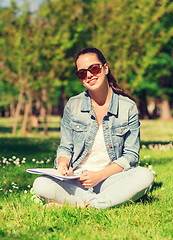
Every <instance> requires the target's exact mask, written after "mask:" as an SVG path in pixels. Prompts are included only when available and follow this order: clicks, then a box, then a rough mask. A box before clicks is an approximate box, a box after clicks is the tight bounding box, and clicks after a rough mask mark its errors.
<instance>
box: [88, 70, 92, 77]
mask: <svg viewBox="0 0 173 240" xmlns="http://www.w3.org/2000/svg"><path fill="white" fill-rule="evenodd" d="M92 76H93V74H92V73H91V72H90V71H89V70H88V71H87V78H92Z"/></svg>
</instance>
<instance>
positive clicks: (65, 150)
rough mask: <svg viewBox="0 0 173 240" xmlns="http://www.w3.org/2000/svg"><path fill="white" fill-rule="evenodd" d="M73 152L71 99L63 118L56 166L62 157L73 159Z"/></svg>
mask: <svg viewBox="0 0 173 240" xmlns="http://www.w3.org/2000/svg"><path fill="white" fill-rule="evenodd" d="M72 153H73V139H72V128H71V111H70V101H68V102H67V104H66V106H65V108H64V113H63V117H62V119H61V142H60V145H59V146H58V149H57V157H56V159H55V168H56V167H57V164H58V159H59V158H60V157H66V158H67V159H69V161H70V159H71V156H72Z"/></svg>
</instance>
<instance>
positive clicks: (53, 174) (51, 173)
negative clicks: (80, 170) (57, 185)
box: [26, 168, 80, 181]
mask: <svg viewBox="0 0 173 240" xmlns="http://www.w3.org/2000/svg"><path fill="white" fill-rule="evenodd" d="M26 171H27V172H28V173H32V174H41V175H47V176H51V177H54V178H57V179H59V180H61V181H63V180H69V179H77V178H79V177H80V175H76V174H73V173H72V174H68V175H65V176H63V175H60V174H58V173H57V170H56V169H54V168H28V169H26Z"/></svg>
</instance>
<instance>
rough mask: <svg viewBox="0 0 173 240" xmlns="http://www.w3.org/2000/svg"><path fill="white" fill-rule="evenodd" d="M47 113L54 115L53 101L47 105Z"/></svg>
mask: <svg viewBox="0 0 173 240" xmlns="http://www.w3.org/2000/svg"><path fill="white" fill-rule="evenodd" d="M47 108H48V109H47V114H48V116H51V115H52V103H50V102H49V103H48V107H47Z"/></svg>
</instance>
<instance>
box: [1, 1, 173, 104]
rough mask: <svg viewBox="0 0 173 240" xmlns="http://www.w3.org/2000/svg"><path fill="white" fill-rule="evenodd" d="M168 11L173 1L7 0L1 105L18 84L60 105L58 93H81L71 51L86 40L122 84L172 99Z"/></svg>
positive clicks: (138, 92)
mask: <svg viewBox="0 0 173 240" xmlns="http://www.w3.org/2000/svg"><path fill="white" fill-rule="evenodd" d="M172 13H173V3H172V1H170V0H165V1H157V0H152V1H151V0H147V1H142V0H139V1H131V0H125V1H120V0H116V1H114V0H109V1H103V0H102V1H93V0H92V1H82V0H72V1H68V0H64V1H62V0H60V1H53V0H50V1H44V2H43V3H42V4H41V5H40V8H39V9H38V10H37V11H35V12H34V13H30V12H29V6H28V5H27V3H25V4H24V5H23V7H21V8H19V7H17V5H16V2H15V1H12V3H11V6H9V7H7V8H0V50H1V56H0V85H1V86H2V85H3V84H4V81H5V83H7V82H8V86H9V87H8V88H9V91H10V93H9V95H10V96H14V98H13V97H11V98H9V101H8V102H4V100H3V99H2V100H1V105H7V104H9V102H10V101H11V102H12V101H13V102H14V101H16V95H18V93H19V92H20V90H21V89H22V88H24V92H25V94H26V95H27V96H32V97H33V101H37V100H38V99H39V100H40V99H42V97H41V95H42V90H43V89H44V90H46V92H47V99H46V100H45V101H46V103H47V102H50V101H51V102H52V103H53V104H54V103H55V102H57V104H59V106H60V105H61V104H62V102H61V98H62V96H65V97H67V98H68V97H70V96H72V95H75V94H78V93H79V92H80V91H81V90H83V87H82V86H81V83H80V81H77V79H76V76H75V74H74V73H75V66H74V54H75V53H77V52H78V51H79V50H81V48H84V47H87V46H95V47H98V48H99V49H100V50H102V51H103V53H104V55H105V56H106V58H107V60H108V63H109V65H110V67H111V69H112V72H113V73H114V74H115V76H116V77H117V79H118V82H119V83H120V85H121V87H123V88H124V89H125V90H126V91H128V92H130V93H132V94H134V95H135V96H137V97H138V98H139V99H140V98H142V97H143V91H145V92H146V93H147V97H150V96H155V97H158V98H163V97H164V98H167V99H169V101H170V102H172V97H173V85H172V84H173V83H172V69H173V61H172V44H173V27H172V21H173V17H172V16H173V14H172ZM14 85H15V87H17V88H18V91H17V92H16V90H14V89H13V86H14ZM10 89H11V90H10ZM0 91H1V93H2V96H3V95H5V94H6V92H5V90H4V87H3V88H2V90H0ZM64 92H65V95H64ZM4 93H5V94H4Z"/></svg>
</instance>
